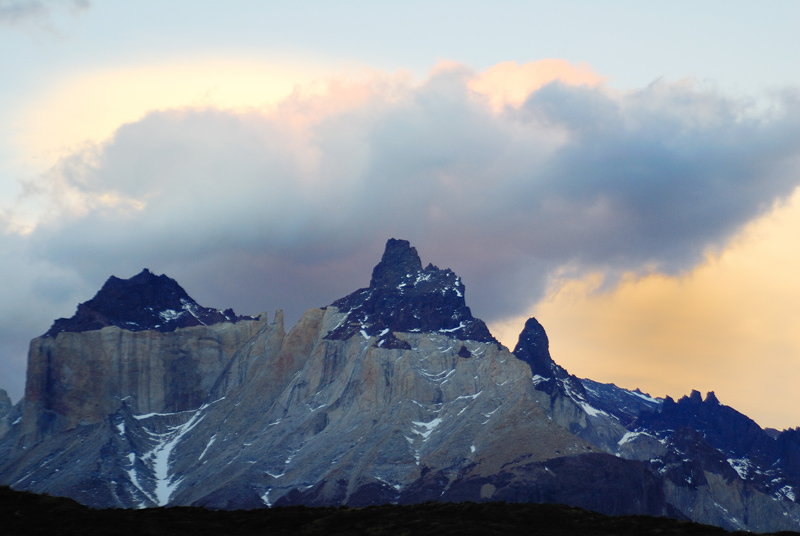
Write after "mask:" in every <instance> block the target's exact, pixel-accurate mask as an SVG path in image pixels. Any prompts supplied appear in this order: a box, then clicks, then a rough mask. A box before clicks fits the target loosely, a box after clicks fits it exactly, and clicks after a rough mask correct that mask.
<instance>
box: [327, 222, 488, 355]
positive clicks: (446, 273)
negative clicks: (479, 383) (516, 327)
mask: <svg viewBox="0 0 800 536" xmlns="http://www.w3.org/2000/svg"><path fill="white" fill-rule="evenodd" d="M331 305H332V306H333V307H336V308H337V309H338V310H339V311H340V312H343V313H346V314H347V318H346V319H345V320H344V321H343V322H341V323H340V324H339V325H338V326H336V327H335V328H334V329H333V330H331V331H330V332H329V333H328V334H327V335H326V336H325V337H326V338H327V339H331V340H346V339H349V338H350V337H352V336H353V335H355V334H358V333H360V332H364V333H365V334H367V335H368V336H370V337H373V336H375V337H378V340H377V341H376V343H375V344H376V345H378V346H381V347H385V348H405V349H407V348H406V347H407V343H404V342H403V341H399V340H398V339H397V338H396V337H394V332H405V333H442V334H446V335H447V336H448V337H452V338H454V339H459V340H465V341H466V340H470V341H477V342H497V341H496V340H495V338H494V337H492V334H491V333H489V329H488V328H487V327H486V324H484V323H483V321H482V320H480V319H477V318H474V317H473V316H472V312H471V311H470V309H469V307H467V304H466V302H465V301H464V285H463V283H462V282H461V278H460V277H458V276H457V275H456V274H454V273H453V272H452V271H451V270H449V269H444V270H442V269H440V268H437V267H436V266H434V265H433V264H428V266H427V267H425V268H424V269H423V268H422V262H421V261H420V258H419V255H417V250H416V249H415V248H413V247H411V244H409V242H408V241H407V240H395V239H394V238H390V239H389V241H388V242H386V249H385V251H384V252H383V257H382V258H381V262H380V263H378V265H377V266H375V268H374V270H373V271H372V279H371V281H370V283H369V287H368V288H364V289H359V290H357V291H355V292H353V293H352V294H350V295H348V296H346V297H344V298H342V299H340V300H337V301H335V302H333V303H332V304H331Z"/></svg>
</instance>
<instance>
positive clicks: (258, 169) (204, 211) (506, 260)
mask: <svg viewBox="0 0 800 536" xmlns="http://www.w3.org/2000/svg"><path fill="white" fill-rule="evenodd" d="M468 78H469V73H467V72H466V71H464V70H463V69H451V70H444V71H440V72H438V73H437V74H434V75H432V76H431V77H430V78H429V79H428V80H426V81H425V82H424V83H423V84H421V85H419V86H414V87H406V88H405V89H404V90H403V91H401V92H400V94H399V95H398V94H396V93H393V94H392V95H384V94H382V93H381V92H380V91H375V92H374V93H373V94H372V95H371V96H370V97H369V98H366V99H365V100H364V101H363V102H362V103H360V104H358V105H354V106H350V107H346V108H344V109H340V110H338V111H335V112H331V113H328V114H323V116H322V119H314V120H309V121H308V123H307V124H306V126H305V127H303V128H297V127H296V122H293V121H291V120H289V119H287V118H288V117H297V116H301V117H302V116H303V113H304V110H305V108H304V106H305V105H306V104H307V103H306V102H304V101H303V99H301V98H299V97H296V98H295V100H293V101H291V102H288V101H287V103H285V104H284V105H283V107H282V108H280V109H279V110H278V111H277V112H274V113H269V114H266V113H262V112H258V111H250V112H232V111H221V110H216V109H203V110H200V109H183V110H172V111H160V112H153V113H150V114H149V115H147V116H146V117H144V118H143V119H141V120H140V121H137V122H135V123H130V124H127V125H125V126H123V127H121V128H120V129H119V130H118V131H117V132H116V134H115V136H114V137H113V139H111V140H109V141H108V142H107V143H105V144H103V145H102V146H98V147H96V148H94V150H91V151H85V152H81V153H76V154H75V155H73V156H72V157H71V158H68V159H65V160H63V161H62V162H61V163H60V164H59V165H58V166H57V167H56V168H54V169H53V170H51V171H50V172H49V173H48V174H47V175H46V176H45V177H43V178H42V179H41V181H40V183H39V184H37V185H36V187H35V188H32V190H35V191H38V192H40V194H39V195H41V196H43V197H42V198H43V199H48V200H49V202H50V203H51V206H50V207H49V209H48V212H49V214H50V217H49V218H48V219H46V220H44V221H43V222H42V223H41V224H40V225H39V226H38V227H37V229H36V230H35V231H34V232H33V233H32V234H31V235H29V236H27V237H25V238H24V239H19V240H20V241H21V242H24V248H25V254H24V255H23V256H22V257H21V258H24V259H26V260H25V261H24V262H25V263H29V264H31V265H35V266H38V268H37V270H34V271H31V270H29V272H30V273H31V274H34V275H29V276H26V277H28V278H29V280H26V281H25V282H24V284H20V285H19V288H20V289H23V290H20V291H19V292H20V296H22V298H20V299H21V300H22V299H23V298H24V297H25V296H27V294H29V293H34V294H36V296H37V298H36V299H37V300H39V301H40V302H41V303H42V306H41V308H40V309H39V316H41V317H42V318H41V319H39V320H38V322H39V324H37V326H38V331H37V332H34V333H27V334H26V336H27V338H28V339H29V338H31V337H33V336H36V335H39V334H40V333H41V332H44V331H45V330H46V329H47V327H48V325H49V322H51V321H52V319H53V316H52V315H54V314H55V313H56V312H58V314H59V315H70V314H72V312H73V311H74V307H75V305H76V304H77V301H83V300H86V299H89V298H90V297H91V295H92V294H93V293H94V292H95V291H96V289H97V288H99V286H100V285H101V284H102V282H103V281H104V280H105V279H106V278H107V277H108V276H110V275H111V274H115V275H117V276H120V277H129V276H131V275H133V274H135V273H137V272H138V271H139V270H141V269H142V268H143V267H148V268H150V269H152V270H154V271H156V272H158V273H167V274H168V275H170V276H171V277H174V278H175V279H177V280H178V281H179V282H180V283H181V284H182V285H184V287H185V288H186V289H187V291H188V292H189V293H190V294H191V295H192V296H194V297H195V298H196V299H197V300H198V301H199V302H200V303H202V304H204V305H208V306H215V307H220V308H221V307H230V306H232V307H234V308H235V309H236V310H237V312H242V313H255V312H259V311H262V310H266V309H269V310H270V311H271V312H272V311H274V310H275V309H276V308H282V309H284V310H285V311H286V312H287V319H288V320H290V321H293V320H296V319H297V318H298V317H299V315H300V314H301V313H302V311H303V310H305V309H307V308H309V307H315V306H321V305H325V304H328V303H330V302H331V301H333V300H335V299H337V298H339V297H341V296H343V295H344V294H346V293H348V292H351V291H352V290H355V289H356V288H359V287H363V286H365V285H366V284H367V283H368V281H369V275H370V271H371V269H372V267H373V266H374V264H376V263H377V261H378V260H379V258H380V254H381V251H382V247H383V244H384V243H385V241H386V239H388V238H390V237H396V238H405V239H409V240H411V242H412V244H413V245H415V246H416V247H417V249H418V251H419V252H420V255H421V257H422V260H423V262H424V263H427V262H433V263H434V264H437V265H439V266H440V267H450V268H452V269H453V270H454V271H455V272H456V273H458V274H459V275H461V276H462V277H463V279H464V281H465V284H466V286H467V300H468V303H469V305H470V306H471V307H472V308H473V311H474V312H475V314H476V315H478V316H481V317H483V318H484V319H485V320H487V321H493V320H499V319H502V318H507V317H511V316H513V315H518V314H521V313H524V312H525V310H526V309H527V308H528V307H530V306H531V305H532V304H533V303H535V302H536V301H537V300H539V299H540V298H541V297H542V294H543V292H544V290H545V287H546V284H547V281H548V277H550V276H551V275H552V274H554V273H555V271H556V270H558V269H561V268H563V267H565V266H568V267H570V268H571V270H572V271H573V273H575V274H576V275H580V274H581V273H584V272H586V271H590V270H591V271H598V270H599V271H602V272H604V273H605V274H606V275H607V277H608V278H609V279H610V280H613V279H614V278H615V277H618V276H619V275H621V274H623V273H625V272H630V271H634V272H643V271H646V270H652V269H654V268H655V269H658V270H661V271H664V272H666V273H679V272H681V271H683V270H688V269H690V268H692V267H693V266H695V265H696V264H697V263H698V262H699V261H700V260H702V258H703V255H704V252H706V251H707V250H708V249H709V248H720V247H723V246H724V245H725V243H726V242H727V241H728V240H729V239H730V238H731V237H732V236H733V235H734V234H735V233H736V232H737V230H739V229H741V227H742V226H743V225H744V224H746V223H747V222H748V221H751V220H752V219H753V218H755V217H757V216H759V215H761V214H763V213H765V212H766V211H768V210H769V209H770V208H771V207H772V206H773V205H774V203H775V202H776V201H780V200H781V199H785V198H786V197H787V196H788V195H790V194H791V193H792V191H793V190H794V189H795V188H796V186H797V184H798V182H799V181H800V174H799V173H798V170H799V169H800V166H798V162H799V161H800V160H799V159H800V106H799V105H798V99H797V98H796V95H795V94H793V93H791V92H787V93H785V94H777V95H774V96H773V97H772V100H771V101H770V106H763V105H759V106H754V105H753V104H752V103H750V102H746V101H741V100H737V99H732V98H730V97H727V96H725V95H722V94H720V93H718V92H715V91H713V90H709V89H706V88H703V87H698V86H697V85H693V84H689V83H668V82H664V81H657V82H655V83H653V84H652V85H651V86H649V87H646V88H644V89H641V90H638V91H634V92H628V93H614V92H612V91H610V90H608V89H606V88H603V87H587V86H581V87H575V86H567V85H563V84H560V83H552V84H549V85H547V86H544V87H543V88H541V89H539V90H538V91H536V92H535V93H533V94H532V95H531V96H530V97H529V98H528V100H527V101H526V102H525V103H524V104H523V105H522V106H520V107H510V106H509V107H507V108H505V109H504V110H502V111H501V112H500V113H496V112H493V111H492V109H491V107H490V106H489V104H488V102H487V100H485V99H483V98H481V97H480V96H478V95H476V94H474V93H472V92H471V91H470V90H469V89H468V86H467V81H468ZM293 125H295V126H293ZM65 192H70V193H71V195H69V196H65V195H64V193H65ZM47 195H49V197H47ZM76 196H77V198H79V199H81V200H82V201H80V202H79V203H78V205H80V206H79V207H77V208H76V207H75V206H71V205H69V206H68V204H65V202H64V201H63V199H66V198H69V199H75V198H76ZM20 247H22V246H20ZM21 262H22V261H21ZM36 274H38V275H36ZM14 277H19V276H14ZM28 324H29V325H33V321H31V322H29V323H28Z"/></svg>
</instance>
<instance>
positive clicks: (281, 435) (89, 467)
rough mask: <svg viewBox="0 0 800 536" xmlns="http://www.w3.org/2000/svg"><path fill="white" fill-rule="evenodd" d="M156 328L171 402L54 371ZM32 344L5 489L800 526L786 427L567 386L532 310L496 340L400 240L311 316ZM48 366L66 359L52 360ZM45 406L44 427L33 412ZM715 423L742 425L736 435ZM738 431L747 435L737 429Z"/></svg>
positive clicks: (85, 498)
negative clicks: (180, 371)
mask: <svg viewBox="0 0 800 536" xmlns="http://www.w3.org/2000/svg"><path fill="white" fill-rule="evenodd" d="M141 305H142V308H144V309H145V310H147V307H151V305H149V304H146V303H143V304H141ZM245 328H246V329H245ZM193 330H205V331H202V333H203V336H202V337H201V339H203V337H205V338H207V336H208V335H209V334H210V333H213V332H214V330H222V331H225V330H228V331H230V332H231V333H233V332H235V333H236V335H235V336H233V335H232V334H231V336H230V338H229V339H225V340H226V341H227V342H224V344H223V343H219V344H218V346H217V348H218V349H220V348H224V351H222V350H219V351H217V350H215V351H214V352H212V354H213V355H214V356H217V357H214V358H213V359H210V360H209V359H208V354H207V353H204V352H205V351H200V350H199V349H198V347H196V346H193V345H192V344H189V345H188V346H187V348H188V350H187V351H186V352H185V353H184V354H181V353H180V352H181V351H180V350H179V348H181V344H179V343H176V342H175V341H179V340H184V339H185V337H190V334H191V333H193ZM153 337H156V338H158V337H163V341H162V342H161V343H159V344H162V345H163V346H162V347H163V348H164V350H163V351H160V352H159V355H160V357H159V359H160V360H161V361H158V360H157V361H158V362H160V363H162V365H160V367H161V368H159V367H154V366H151V367H150V369H149V370H150V373H149V374H150V379H149V380H148V381H147V382H145V383H147V384H148V385H151V386H152V385H156V384H161V385H168V386H169V385H173V384H174V383H175V380H174V379H173V380H169V381H166V382H165V381H164V378H167V377H168V373H167V369H169V367H170V366H172V365H170V363H172V362H173V361H176V362H181V359H183V362H184V365H183V366H186V367H188V368H187V369H186V370H190V371H191V370H194V371H202V373H199V372H198V373H197V374H195V375H192V374H188V375H186V377H187V378H189V379H190V381H188V382H187V383H188V384H189V385H190V386H191V389H190V391H191V394H187V393H186V392H183V391H180V389H178V391H175V392H174V393H173V394H172V395H170V396H171V397H172V398H170V400H173V401H175V400H180V401H181V402H180V403H177V402H176V403H166V402H165V401H166V400H167V398H169V397H166V398H164V399H163V400H161V399H159V398H158V397H155V398H153V396H152V395H151V394H147V395H146V396H145V395H144V394H142V393H144V392H147V393H152V392H154V391H153V389H152V388H148V389H145V391H142V389H141V384H140V383H136V382H133V381H132V380H131V378H132V376H131V375H130V373H123V374H122V377H124V378H125V377H127V378H129V379H128V380H126V381H122V382H120V381H119V380H114V381H113V382H111V383H112V384H113V388H110V389H109V388H107V387H103V388H100V389H98V388H97V387H98V386H103V385H104V382H106V380H105V378H107V377H115V375H118V374H119V373H120V371H122V370H127V369H125V368H124V367H120V366H119V365H114V367H116V368H114V367H111V368H108V369H104V370H105V372H103V374H101V375H97V376H91V374H88V373H86V372H85V371H84V372H83V373H82V375H86V376H87V379H86V381H85V383H83V384H81V383H80V382H77V381H76V380H75V378H74V376H72V377H70V373H69V372H68V369H69V368H70V367H74V366H79V364H78V363H79V359H78V357H77V355H78V354H77V353H74V352H73V353H72V354H70V351H71V350H70V348H73V347H76V348H77V347H80V345H84V346H85V347H87V348H98V344H100V343H98V342H97V341H102V340H104V339H109V340H111V341H117V342H114V343H113V344H105V343H103V344H100V346H99V347H102V348H105V349H104V350H103V351H102V352H96V353H95V354H94V355H96V356H97V357H96V360H94V361H92V360H90V361H91V362H92V363H93V364H92V366H93V367H94V366H97V367H101V368H102V367H103V366H105V365H103V363H105V362H109V363H114V362H117V363H119V362H121V361H125V359H127V360H128V362H130V359H131V357H132V356H142V355H144V353H139V351H138V350H136V351H131V350H125V351H121V350H120V349H124V348H128V347H133V348H148V347H149V346H148V345H152V344H154V343H153V342H148V343H147V344H144V345H143V346H142V344H141V343H139V342H137V343H135V344H134V342H133V341H139V339H138V338H142V340H149V339H150V338H153ZM182 337H183V338H184V339H181V338H182ZM190 339H191V337H190ZM198 340H200V339H198ZM203 340H205V339H203ZM59 341H60V342H59ZM67 341H69V343H67ZM88 341H94V342H88ZM120 341H127V342H125V344H122V345H120ZM170 341H171V342H170ZM34 343H35V344H32V354H31V355H32V362H33V363H34V364H35V366H33V367H29V375H28V384H29V387H30V389H26V396H25V399H23V401H22V402H21V403H20V404H17V406H15V408H14V409H13V410H12V411H17V414H18V415H22V419H21V422H20V423H17V424H16V425H13V426H11V427H10V428H9V429H8V430H7V431H6V432H5V433H4V434H0V483H8V484H10V485H12V486H13V487H15V488H16V489H26V490H33V491H37V492H47V493H52V494H58V495H67V496H71V497H73V498H76V499H77V500H79V501H80V502H83V503H84V504H89V505H92V506H98V507H107V506H123V507H148V506H157V505H195V506H206V507H212V508H224V509H230V508H254V507H265V506H276V505H292V504H306V505H340V504H347V505H353V506H356V505H358V506H361V505H368V504H380V503H401V504H402V503H418V502H424V501H429V500H436V501H464V500H469V501H490V500H503V501H507V502H563V503H566V504H571V505H575V506H581V507H584V508H589V509H592V510H595V511H599V512H604V513H609V514H631V513H644V514H651V515H669V516H671V517H676V518H679V519H693V520H696V521H701V522H704V523H712V524H715V525H718V526H721V527H725V528H728V529H737V528H744V529H748V530H759V531H767V530H786V529H797V528H798V527H800V505H798V503H797V500H796V497H795V496H794V493H795V492H794V490H795V489H796V487H795V486H796V485H797V474H796V473H797V469H796V468H797V467H798V465H797V459H798V457H800V430H798V431H785V432H783V433H780V434H777V435H772V436H770V435H769V434H767V433H766V432H764V431H761V433H762V434H763V435H764V436H765V437H767V438H768V439H769V441H766V442H764V441H763V440H762V438H761V436H760V435H759V433H758V430H760V428H759V429H758V430H756V429H753V428H752V426H751V425H750V424H749V423H748V422H745V421H744V420H741V419H739V417H737V415H738V416H741V415H740V414H738V413H736V412H735V411H734V410H732V409H730V408H728V409H730V411H732V412H733V413H730V412H729V411H728V410H726V409H724V408H727V407H726V406H721V405H720V404H719V402H718V401H717V400H716V397H713V396H712V397H707V400H706V401H705V402H704V401H702V399H701V400H700V401H699V403H698V400H697V398H698V396H699V393H698V394H697V395H694V394H693V395H692V396H690V397H685V398H686V400H683V399H681V400H679V401H678V402H674V401H671V399H667V400H662V399H656V398H653V397H650V396H649V395H646V394H644V393H641V392H638V391H628V390H625V389H621V388H618V387H616V386H614V385H611V384H600V383H597V382H592V381H591V380H580V379H578V378H576V377H575V376H573V375H570V374H569V373H568V372H567V371H566V370H564V369H563V368H562V367H560V366H558V365H557V364H556V363H555V362H554V361H553V359H552V358H551V356H550V353H549V341H548V340H547V335H546V333H545V331H544V328H543V327H542V326H541V324H539V323H538V322H537V321H536V320H535V319H530V320H529V321H528V322H527V323H526V325H525V328H524V330H523V332H522V333H521V334H520V340H519V343H518V344H517V345H516V347H515V349H514V352H513V353H512V352H509V351H508V349H506V348H505V347H503V346H502V345H500V344H499V343H497V341H496V340H494V338H492V337H491V334H489V332H488V329H486V326H485V324H484V323H483V322H482V321H480V320H479V319H476V318H474V317H473V316H472V314H471V312H470V310H469V308H468V307H466V303H465V301H464V288H463V284H462V283H461V282H460V279H459V278H458V277H457V276H456V275H455V274H454V273H453V272H452V271H450V270H441V269H439V268H436V267H435V266H432V265H429V266H428V267H426V268H424V269H423V268H422V263H421V261H420V259H419V257H418V255H417V253H416V250H415V249H414V248H412V247H410V244H409V243H408V242H405V241H400V240H390V241H389V242H388V243H387V247H386V251H385V252H384V255H383V257H382V259H381V262H380V263H379V264H378V266H376V267H375V270H373V275H372V278H371V281H370V285H369V287H367V288H365V289H361V290H359V291H356V292H354V293H353V294H351V295H349V296H347V297H345V298H343V299H341V300H337V301H336V302H334V303H333V304H331V305H329V306H327V307H323V308H320V309H312V310H310V311H308V312H307V313H306V314H305V315H304V316H303V317H302V318H301V320H300V321H299V322H298V324H297V325H296V326H294V327H293V328H292V329H291V330H290V331H289V332H288V333H286V332H285V331H284V328H283V323H282V316H281V315H280V314H279V313H278V314H276V316H275V319H274V321H273V322H272V323H268V322H267V319H266V315H262V316H261V317H259V319H258V320H251V321H247V320H239V321H237V322H221V323H218V324H214V325H211V326H194V327H189V328H181V329H176V330H175V331H174V332H159V331H158V330H157V329H150V330H140V331H132V330H127V329H123V328H120V327H118V326H107V327H104V328H102V329H100V330H93V331H86V332H80V333H65V332H60V333H57V334H56V335H55V336H53V337H43V338H40V339H37V340H34ZM54 343H58V344H56V345H53V344H54ZM104 344H105V345H104ZM48 345H50V346H48ZM170 345H173V346H170ZM34 347H36V348H38V350H37V349H35V348H34ZM126 352H127V353H126ZM223 354H224V358H220V357H219V356H222V355H223ZM45 355H46V356H48V357H47V358H46V359H45V358H43V357H41V356H45ZM181 355H183V357H180V356H181ZM33 356H37V357H35V358H33ZM120 356H128V357H126V358H125V359H121V357H120ZM176 358H179V359H177V360H176ZM59 359H61V360H62V362H63V363H67V364H69V367H65V366H61V367H60V368H59V367H57V366H53V365H51V364H52V363H54V362H58V360H59ZM92 359H94V358H92ZM138 359H141V357H136V358H135V359H134V360H133V362H135V363H139V361H137V360H138ZM48 360H49V361H48ZM115 360H116V361H115ZM48 363H50V364H48ZM203 363H206V365H203ZM129 368H130V369H131V370H133V369H136V370H140V368H141V367H140V365H139V364H137V365H135V366H131V367H129ZM134 376H135V377H138V376H137V374H134ZM43 378H48V379H47V380H46V381H45V380H43ZM173 378H174V377H173ZM137 381H138V380H137ZM42 385H45V386H48V385H49V386H51V388H50V390H49V391H48V390H47V389H43V388H42V387H41V386H42ZM70 385H76V386H79V385H83V387H81V388H80V389H78V390H77V392H78V393H80V398H81V399H84V400H85V407H83V406H81V405H76V404H74V403H69V398H68V397H67V396H65V395H64V393H68V392H69V389H68V387H69V386H70ZM37 386H38V387H37ZM54 386H60V387H59V388H55V387H54ZM198 386H199V387H198ZM170 389H175V387H171V388H170ZM181 389H183V388H181ZM155 391H157V389H156V390H155ZM168 391H169V389H168ZM43 393H49V394H47V395H46V396H45V395H44V394H43ZM59 393H61V394H59ZM180 393H183V394H180ZM179 394H180V396H178V395H179ZM59 397H61V398H59ZM176 397H177V398H176ZM61 399H63V400H66V401H67V402H64V403H59V404H60V405H59V404H54V403H53V402H54V401H57V400H61ZM37 400H38V401H39V402H36V401H37ZM109 400H115V402H113V403H109ZM141 400H147V401H148V402H147V403H148V404H151V406H148V407H146V406H145V405H143V404H142V403H141ZM159 400H161V401H159ZM37 404H38V405H37ZM47 404H49V405H47ZM159 404H160V406H159ZM170 404H171V405H170ZM45 406H46V407H45ZM718 406H719V407H718ZM94 407H98V408H100V409H99V410H91V411H90V410H87V409H86V408H94ZM156 407H159V408H161V409H154V408H156ZM30 408H33V409H30ZM37 408H38V409H37ZM43 408H44V409H43ZM58 408H60V409H58ZM720 408H723V409H720ZM23 409H24V411H23ZM48 412H50V413H48ZM81 412H83V413H81ZM53 414H55V415H57V416H58V419H60V421H59V422H60V425H59V426H57V427H53V426H51V425H50V424H48V423H50V421H48V419H50V418H51V417H46V418H44V420H43V416H48V415H50V416H52V415H53ZM77 414H80V415H83V416H82V417H81V418H80V419H77V418H76V417H75V415H77ZM87 416H88V417H87ZM741 417H743V418H744V419H746V417H744V416H741ZM15 420H16V419H15ZM728 422H736V423H740V424H737V425H736V427H737V428H736V430H737V431H739V433H737V434H735V435H736V437H735V438H734V437H731V436H730V434H729V433H728V432H726V431H725V430H724V429H723V428H724V426H725V425H726V423H728ZM752 425H755V423H752ZM48 426H49V428H48ZM755 426H756V428H757V425H755ZM740 428H741V430H745V431H747V430H750V431H751V432H752V433H750V434H749V435H748V434H744V435H745V436H747V437H750V438H751V439H748V440H747V441H744V443H742V442H741V441H740V440H741V436H742V434H741V433H740V432H741V430H740ZM25 430H27V432H26V433H23V431H25ZM37 434H38V435H37ZM736 441H739V443H741V444H739V443H737V442H736ZM770 441H771V443H770ZM733 455H735V456H738V457H736V458H732V457H731V456H733ZM778 455H779V456H780V457H778V458H776V456H778ZM3 460H5V461H3ZM745 463H748V464H751V465H752V467H753V470H752V471H749V472H748V471H743V470H741V468H742V466H743V464H745ZM737 468H738V469H737ZM770 471H771V472H770ZM759 472H760V473H759Z"/></svg>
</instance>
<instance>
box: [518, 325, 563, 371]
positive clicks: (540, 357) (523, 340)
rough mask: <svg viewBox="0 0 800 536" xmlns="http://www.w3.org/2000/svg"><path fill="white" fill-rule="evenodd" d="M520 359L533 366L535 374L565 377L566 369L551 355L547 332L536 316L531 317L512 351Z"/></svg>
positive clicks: (532, 369)
mask: <svg viewBox="0 0 800 536" xmlns="http://www.w3.org/2000/svg"><path fill="white" fill-rule="evenodd" d="M512 353H513V354H514V355H515V356H517V358H518V359H521V360H522V361H525V362H526V363H527V364H528V365H530V367H531V372H533V375H534V376H541V377H542V378H548V379H549V378H556V377H558V378H564V377H566V376H567V373H566V371H565V370H564V369H563V368H561V367H560V366H558V365H556V363H555V362H554V361H553V359H552V358H551V357H550V341H549V339H548V338H547V333H546V332H545V330H544V326H542V325H541V324H540V323H539V321H538V320H536V318H534V317H531V318H529V319H528V320H527V321H526V322H525V327H523V328H522V331H521V332H520V334H519V341H518V342H517V345H516V346H515V347H514V351H513V352H512Z"/></svg>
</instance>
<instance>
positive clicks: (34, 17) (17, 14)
mask: <svg viewBox="0 0 800 536" xmlns="http://www.w3.org/2000/svg"><path fill="white" fill-rule="evenodd" d="M90 7H91V3H90V2H89V0H0V24H6V25H11V26H14V25H24V24H31V23H33V24H45V25H47V24H49V22H50V18H51V16H52V14H53V13H54V12H56V11H66V12H67V13H69V14H71V15H77V14H79V13H81V12H83V11H86V10H87V9H89V8H90Z"/></svg>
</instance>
